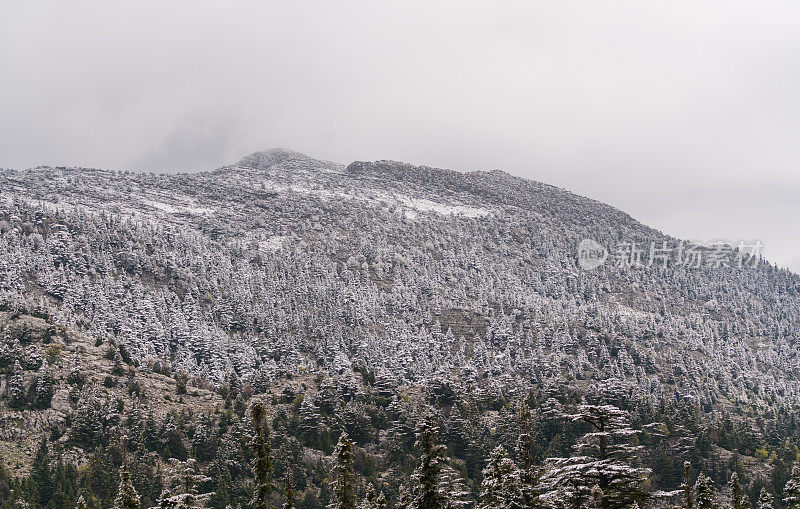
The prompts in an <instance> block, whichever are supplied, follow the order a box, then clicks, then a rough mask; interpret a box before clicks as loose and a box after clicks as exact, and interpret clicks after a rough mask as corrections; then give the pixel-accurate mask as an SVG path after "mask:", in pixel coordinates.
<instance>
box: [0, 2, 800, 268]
mask: <svg viewBox="0 0 800 509" xmlns="http://www.w3.org/2000/svg"><path fill="white" fill-rule="evenodd" d="M432 3H433V2H429V1H426V2H418V3H417V2H410V1H402V2H386V1H374V0H370V1H363V2H343V1H336V2H331V1H319V2H302V1H291V2H289V1H282V2H265V1H257V2H256V1H253V2H232V1H226V2H219V1H218V2H200V1H197V0H192V1H186V2H179V1H169V0H159V1H156V2H147V1H137V2H113V1H109V0H102V1H82V2H58V1H51V2H46V3H39V2H35V1H28V0H26V1H25V2H19V1H16V0H14V1H11V0H0V167H9V168H26V167H31V166H36V165H39V164H59V165H82V166H91V167H103V168H115V169H138V170H161V171H186V170H195V169H211V168H215V167H218V166H221V165H223V164H227V163H230V162H233V161H236V160H238V159H239V158H240V157H241V156H242V155H244V154H246V153H249V152H253V151H255V150H258V149H262V148H267V147H286V148H291V149H294V150H297V151H300V152H304V153H307V154H309V155H311V156H314V157H318V158H322V159H330V160H334V161H339V162H343V163H347V162H350V161H353V160H373V159H396V160H402V161H408V162H412V163H419V164H428V165H431V166H438V167H446V168H453V169H458V170H472V169H495V168H500V169H503V170H506V171H508V172H510V173H512V174H515V175H520V176H524V177H528V178H532V179H535V180H539V181H543V182H547V183H550V184H554V185H557V186H560V187H564V188H567V189H569V190H571V191H574V192H576V193H579V194H582V195H586V196H590V197H592V198H595V199H598V200H601V201H603V202H607V203H610V204H612V205H614V206H617V207H619V208H621V209H623V210H625V211H626V212H628V213H630V214H631V215H633V216H634V217H636V218H637V219H639V220H641V221H642V222H644V223H646V224H649V225H651V226H654V227H656V228H659V229H661V230H663V231H664V232H666V233H669V234H672V235H675V236H678V237H682V238H690V239H699V240H711V239H716V238H726V239H731V240H736V239H760V240H762V241H763V242H764V244H765V246H766V254H767V256H768V257H769V258H770V259H772V260H774V261H776V262H778V263H779V264H780V265H782V266H791V267H792V268H793V269H794V270H795V271H798V272H800V223H799V222H798V216H799V215H800V214H799V213H800V2H797V1H796V0H784V1H780V0H773V1H770V2H757V1H751V2H738V1H732V0H724V1H722V0H715V1H713V2H712V1H702V0H691V1H677V0H664V1H659V0H647V1H629V2H616V1H613V2H612V1H604V0H593V1H589V0H587V1H582V2H571V1H565V0H550V1H546V2H534V1H526V2H497V1H491V2H489V1H485V2H480V3H477V2H476V3H470V2H466V1H464V0H461V1H458V2H452V3H447V2H437V3H436V5H435V6H434V5H431V4H432Z"/></svg>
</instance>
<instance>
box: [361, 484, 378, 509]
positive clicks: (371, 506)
mask: <svg viewBox="0 0 800 509" xmlns="http://www.w3.org/2000/svg"><path fill="white" fill-rule="evenodd" d="M377 501H378V494H377V493H376V492H375V486H374V485H373V484H372V483H369V486H367V494H366V496H365V497H364V500H363V501H362V502H361V506H360V507H361V509H375V507H376V504H377Z"/></svg>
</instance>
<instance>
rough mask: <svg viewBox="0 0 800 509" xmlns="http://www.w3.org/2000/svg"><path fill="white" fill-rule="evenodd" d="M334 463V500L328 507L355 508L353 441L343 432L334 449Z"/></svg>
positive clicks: (329, 508)
mask: <svg viewBox="0 0 800 509" xmlns="http://www.w3.org/2000/svg"><path fill="white" fill-rule="evenodd" d="M333 458H334V461H335V463H334V465H333V471H332V472H331V479H332V480H331V490H332V491H333V500H332V501H331V503H330V504H329V505H328V509H355V507H356V500H355V473H354V472H353V442H351V441H350V438H349V437H348V436H347V433H346V432H344V431H343V432H342V435H341V436H340V437H339V442H338V443H337V444H336V448H335V449H334V451H333Z"/></svg>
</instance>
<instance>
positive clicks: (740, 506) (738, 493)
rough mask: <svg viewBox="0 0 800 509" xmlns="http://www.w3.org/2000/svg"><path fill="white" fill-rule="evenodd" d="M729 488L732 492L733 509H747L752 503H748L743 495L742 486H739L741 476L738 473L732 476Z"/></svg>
mask: <svg viewBox="0 0 800 509" xmlns="http://www.w3.org/2000/svg"><path fill="white" fill-rule="evenodd" d="M728 487H729V489H730V492H731V507H732V509H747V508H748V507H749V506H750V503H749V502H748V501H747V497H746V495H745V494H744V493H742V485H741V484H739V475H738V474H737V473H736V472H734V473H733V475H731V480H730V481H729V482H728Z"/></svg>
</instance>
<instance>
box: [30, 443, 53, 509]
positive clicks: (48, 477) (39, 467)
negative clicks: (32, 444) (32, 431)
mask: <svg viewBox="0 0 800 509" xmlns="http://www.w3.org/2000/svg"><path fill="white" fill-rule="evenodd" d="M31 477H32V478H33V483H34V486H35V487H36V493H37V495H38V497H37V498H38V500H37V501H38V503H39V505H40V506H42V507H44V506H46V505H47V504H48V503H49V502H50V498H51V497H52V496H53V487H54V483H53V471H52V469H51V468H50V451H49V450H48V448H47V441H46V440H44V439H43V440H42V441H41V443H40V444H39V448H38V449H37V450H36V456H34V458H33V465H32V466H31Z"/></svg>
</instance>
